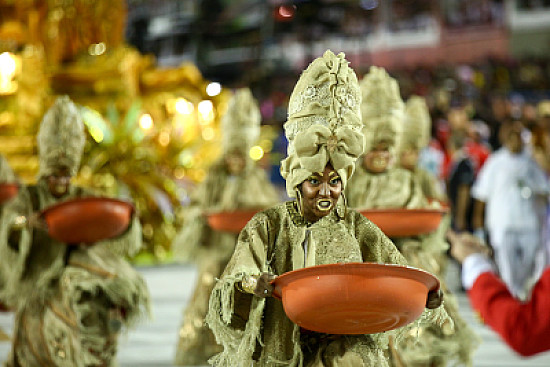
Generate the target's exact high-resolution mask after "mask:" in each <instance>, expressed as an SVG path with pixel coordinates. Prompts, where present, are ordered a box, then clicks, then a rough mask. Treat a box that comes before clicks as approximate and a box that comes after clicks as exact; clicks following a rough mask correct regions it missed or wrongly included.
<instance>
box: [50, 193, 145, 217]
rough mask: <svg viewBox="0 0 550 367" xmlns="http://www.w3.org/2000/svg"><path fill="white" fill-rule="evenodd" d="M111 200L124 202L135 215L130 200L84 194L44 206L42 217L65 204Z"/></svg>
mask: <svg viewBox="0 0 550 367" xmlns="http://www.w3.org/2000/svg"><path fill="white" fill-rule="evenodd" d="M94 201H95V202H99V201H102V202H111V203H116V204H124V205H125V206H126V207H129V208H130V210H131V211H130V216H132V215H134V214H135V213H136V207H135V205H134V204H133V203H131V202H130V201H128V200H123V199H117V198H111V197H105V196H84V197H78V198H71V199H68V200H65V201H61V202H58V203H55V204H53V205H51V206H48V207H47V208H44V209H42V210H41V211H40V217H46V216H47V215H48V214H49V213H51V212H53V211H56V210H58V209H59V208H63V207H65V206H70V205H73V204H77V203H86V202H94Z"/></svg>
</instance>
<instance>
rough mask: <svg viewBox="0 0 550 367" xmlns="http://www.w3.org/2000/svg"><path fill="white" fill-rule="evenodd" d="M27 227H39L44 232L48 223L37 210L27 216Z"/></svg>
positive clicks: (46, 230)
mask: <svg viewBox="0 0 550 367" xmlns="http://www.w3.org/2000/svg"><path fill="white" fill-rule="evenodd" d="M27 227H28V228H31V229H32V228H36V229H40V230H42V231H44V232H48V224H47V223H46V220H45V219H44V217H43V216H42V215H40V213H39V212H34V213H32V214H31V215H29V216H28V217H27Z"/></svg>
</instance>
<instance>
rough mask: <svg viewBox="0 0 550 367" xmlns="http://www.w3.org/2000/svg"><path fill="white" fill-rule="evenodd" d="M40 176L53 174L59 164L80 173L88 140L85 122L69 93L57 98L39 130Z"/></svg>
mask: <svg viewBox="0 0 550 367" xmlns="http://www.w3.org/2000/svg"><path fill="white" fill-rule="evenodd" d="M37 140H38V157H39V160H40V170H39V172H38V177H46V176H49V175H51V174H52V172H53V171H54V170H55V168H57V167H66V168H68V169H69V172H70V173H71V175H73V176H74V175H76V173H77V172H78V168H79V167H80V159H81V158H82V151H83V150H84V144H85V143H86V134H85V132H84V123H83V122H82V118H81V117H80V113H79V112H78V109H77V107H76V105H75V104H74V103H73V102H72V101H71V99H70V98H69V97H68V96H63V97H59V98H57V100H56V101H55V103H54V105H53V106H52V107H51V108H50V109H49V110H48V111H47V112H46V114H45V115H44V118H43V119H42V123H41V124H40V130H39V131H38V137H37Z"/></svg>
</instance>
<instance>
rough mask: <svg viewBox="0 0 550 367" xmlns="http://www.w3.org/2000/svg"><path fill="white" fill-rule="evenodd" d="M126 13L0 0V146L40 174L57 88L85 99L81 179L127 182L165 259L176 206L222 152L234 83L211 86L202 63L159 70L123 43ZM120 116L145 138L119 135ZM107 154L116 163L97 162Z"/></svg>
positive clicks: (23, 169) (107, 5) (157, 254)
mask: <svg viewBox="0 0 550 367" xmlns="http://www.w3.org/2000/svg"><path fill="white" fill-rule="evenodd" d="M126 16H127V9H126V1H124V0H115V1H109V2H104V1H100V2H96V1H87V0H63V1H58V0H22V1H11V0H0V153H3V154H4V155H5V156H6V158H7V159H8V161H9V163H10V165H11V166H12V168H13V169H14V171H15V172H16V173H17V174H18V176H19V177H21V179H22V180H23V181H24V182H28V183H32V182H34V180H35V177H36V173H37V170H38V167H39V164H38V159H37V156H36V143H35V136H36V133H37V131H38V126H39V122H40V118H41V116H42V115H43V114H44V112H45V111H46V109H47V108H48V107H50V106H51V105H52V103H53V101H54V100H55V98H56V96H58V95H65V94H66V95H69V96H70V97H71V99H72V100H73V101H74V102H75V103H77V104H79V105H80V106H82V107H84V108H83V109H81V111H82V112H83V117H84V121H85V124H86V127H87V132H88V143H87V148H86V149H85V151H84V157H83V159H84V162H85V164H84V165H83V166H82V172H81V173H80V174H79V175H78V177H79V180H81V181H80V182H81V183H82V184H85V185H91V186H93V187H95V188H102V189H107V191H106V192H112V191H113V190H120V189H121V188H122V187H126V189H128V190H129V191H128V193H127V194H128V195H129V196H135V198H136V202H137V203H138V205H139V207H140V216H141V217H142V218H143V220H144V223H143V224H144V236H145V243H146V250H147V251H146V252H147V253H143V255H146V257H147V258H149V257H150V256H149V255H153V260H164V259H167V258H169V255H170V252H169V244H170V243H171V240H172V238H173V235H174V234H175V233H176V231H177V229H178V228H179V224H181V220H182V218H181V216H180V215H179V213H178V212H177V210H175V209H173V208H175V207H179V205H178V204H179V201H181V200H186V199H187V194H186V192H185V188H187V187H190V186H192V185H194V184H195V183H197V182H200V181H201V180H202V179H204V177H205V175H206V169H207V167H208V166H209V165H211V164H212V163H213V162H214V161H215V160H216V159H217V158H218V156H219V154H220V153H221V151H220V148H219V147H220V144H219V139H220V136H221V135H220V132H219V121H220V117H221V116H222V115H223V113H224V111H225V110H226V109H227V100H228V92H227V91H226V90H225V89H223V88H220V91H219V92H218V94H216V95H209V94H208V93H207V92H206V87H207V86H208V85H209V81H207V80H204V79H203V78H202V75H201V73H200V72H199V70H198V69H197V67H196V66H194V65H192V64H190V63H183V64H182V65H180V66H178V67H172V68H165V69H160V68H158V67H157V66H156V63H155V60H154V58H153V57H152V56H146V55H141V54H140V53H139V52H138V51H137V50H136V49H134V48H132V47H130V46H128V45H127V44H125V42H124V38H123V37H124V36H123V35H124V25H125V22H126ZM2 60H4V61H2ZM114 111H116V113H115V112H114ZM117 115H120V116H125V117H124V118H122V117H117ZM118 121H120V122H121V124H122V125H123V124H126V123H131V124H132V126H133V127H134V128H137V126H139V129H138V130H139V132H141V133H143V138H142V139H138V140H135V139H134V140H125V139H129V137H127V136H121V135H117V134H113V131H114V130H117V129H119V130H120V129H121V126H118V125H117V122H118ZM128 121H131V122H128ZM113 129H114V130H113ZM111 130H113V131H111ZM102 134H103V136H101V135H102ZM109 136H111V137H112V138H113V139H114V140H113V141H111V142H109V141H108V139H109ZM113 146H117V147H119V148H120V149H112V147H113ZM143 152H147V154H143ZM88 154H90V156H88ZM106 155H107V159H106V162H110V163H109V164H106V165H105V164H103V165H101V164H99V163H98V162H99V161H98V158H97V157H102V159H103V158H105V156H106ZM110 155H112V156H110ZM92 156H93V157H92ZM92 161H93V162H95V163H94V164H93V165H92V166H90V165H88V162H92ZM123 161H126V163H123ZM152 162H155V163H154V164H153V163H152ZM158 162H162V164H158ZM151 166H154V168H153V169H152V171H151V172H153V171H154V174H150V175H145V174H144V175H143V176H142V182H141V184H140V185H128V180H129V175H128V172H130V171H132V170H135V171H137V172H146V171H147V170H148V168H147V167H151ZM107 186H110V187H107ZM115 188H116V189H115ZM161 207H162V210H161ZM159 213H161V214H162V215H157V214H159ZM152 218H158V219H152ZM148 254H149V255H148Z"/></svg>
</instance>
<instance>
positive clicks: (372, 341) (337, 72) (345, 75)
mask: <svg viewBox="0 0 550 367" xmlns="http://www.w3.org/2000/svg"><path fill="white" fill-rule="evenodd" d="M360 103H361V92H360V89H359V85H358V83H357V77H356V76H355V73H354V71H353V70H352V69H351V68H350V67H349V66H348V62H347V61H346V60H345V58H344V55H343V54H339V55H338V56H336V55H334V54H333V53H332V52H331V51H326V52H325V54H324V55H323V56H322V57H320V58H317V59H316V60H314V61H313V62H312V63H311V65H310V66H309V67H308V68H307V70H305V71H304V72H303V73H302V75H301V77H300V79H299V80H298V82H297V84H296V86H295V88H294V91H293V92H292V95H291V96H290V102H289V109H288V121H287V122H286V123H285V126H284V127H285V133H286V137H287V139H288V141H289V145H288V157H287V158H286V159H284V160H283V161H282V162H281V173H282V176H283V177H284V178H285V180H286V189H287V193H288V195H289V196H291V197H294V198H295V200H292V201H288V202H286V203H282V204H279V205H277V206H275V207H272V208H270V209H267V210H265V211H263V212H260V213H258V214H256V215H255V216H254V217H253V218H252V220H251V221H250V222H249V223H248V224H247V225H246V227H245V228H244V229H243V231H242V232H241V234H240V236H239V241H238V243H237V247H236V249H235V253H234V254H233V256H232V258H231V260H230V262H229V264H228V266H227V268H226V269H225V271H224V273H223V275H222V277H221V278H220V280H219V281H218V282H217V284H216V286H215V287H214V290H213V292H212V296H211V298H210V306H209V313H208V315H207V318H206V321H207V323H208V325H209V326H210V328H211V329H212V331H213V332H214V335H215V336H216V339H217V340H218V342H219V343H220V344H222V345H223V347H224V349H223V352H221V353H220V354H218V355H217V356H215V357H214V358H212V359H211V360H210V362H211V363H212V364H213V365H214V366H217V367H233V366H251V365H254V366H262V367H264V366H265V367H267V366H270V367H271V366H281V365H285V366H293V367H297V366H306V367H313V366H319V367H321V366H333V367H336V366H380V367H384V366H388V362H387V356H386V354H385V350H386V348H387V345H388V335H389V334H391V333H392V332H387V333H380V334H372V335H329V334H321V333H316V332H311V331H307V330H303V329H301V328H300V327H299V326H298V325H296V324H294V323H292V321H290V319H289V318H288V317H287V316H286V314H285V312H284V310H283V306H282V303H281V302H280V301H279V300H277V299H275V298H273V297H272V292H273V286H272V285H271V284H270V283H269V281H270V280H272V279H274V278H275V277H276V276H277V275H281V274H283V273H286V272H288V271H292V270H295V269H300V268H304V267H309V266H313V265H321V264H331V263H340V262H343V263H345V262H363V261H369V262H378V263H393V264H404V263H405V260H404V259H403V257H402V256H401V255H400V253H399V251H397V249H396V248H395V246H394V245H393V244H392V243H391V241H390V240H389V239H388V238H387V237H386V236H385V235H384V234H383V233H382V232H381V231H380V229H379V228H378V227H376V226H375V225H374V224H373V223H371V222H370V221H368V220H367V219H366V218H364V217H363V216H362V215H361V214H359V213H357V212H356V211H354V210H348V209H347V208H346V205H345V203H344V201H343V200H340V199H341V193H342V190H343V189H344V187H345V186H346V183H347V182H348V180H349V178H350V177H351V175H352V173H353V171H354V167H355V160H356V159H357V158H358V157H359V156H360V155H361V153H362V152H363V136H362V134H361V127H362V123H361V115H360V112H359V105H360ZM441 298H442V296H441V293H440V292H439V291H437V292H435V291H434V292H430V293H429V295H428V300H427V305H428V307H430V308H437V307H438V306H439V305H440V303H441ZM426 312H427V313H428V314H429V316H428V318H429V319H430V317H431V319H430V320H434V319H435V318H436V317H439V321H441V322H444V321H446V320H448V319H447V318H446V314H444V312H442V311H441V308H437V310H428V311H426Z"/></svg>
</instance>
